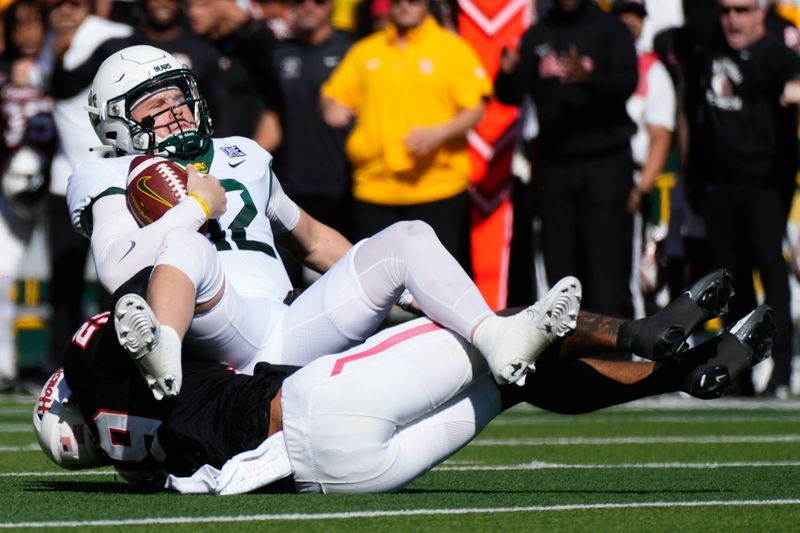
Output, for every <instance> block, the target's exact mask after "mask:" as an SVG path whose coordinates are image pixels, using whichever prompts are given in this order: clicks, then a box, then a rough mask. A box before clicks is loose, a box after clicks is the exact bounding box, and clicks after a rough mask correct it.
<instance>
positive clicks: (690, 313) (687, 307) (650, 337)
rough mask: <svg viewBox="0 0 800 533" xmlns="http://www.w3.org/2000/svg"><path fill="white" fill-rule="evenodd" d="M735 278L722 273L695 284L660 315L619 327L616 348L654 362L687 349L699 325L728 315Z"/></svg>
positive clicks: (705, 277)
mask: <svg viewBox="0 0 800 533" xmlns="http://www.w3.org/2000/svg"><path fill="white" fill-rule="evenodd" d="M733 292H734V291H733V276H732V275H731V273H730V272H729V271H728V270H725V269H720V270H716V271H714V272H711V273H710V274H707V275H705V276H703V277H702V278H700V279H699V280H698V281H696V282H695V283H694V284H693V285H692V286H691V287H689V288H688V289H687V290H686V291H685V292H684V293H683V294H681V295H680V296H679V297H678V298H676V299H675V300H673V301H672V302H670V303H669V304H668V305H667V306H666V307H664V309H662V310H661V311H659V312H658V313H656V314H654V315H652V316H649V317H645V318H640V319H638V320H630V321H627V322H625V323H624V324H623V325H622V326H620V328H619V331H618V333H617V347H618V348H619V349H621V350H624V351H626V352H632V353H634V354H636V355H638V356H640V357H644V358H646V359H650V360H651V361H663V360H664V359H667V358H669V357H672V356H674V355H676V354H678V353H680V352H682V351H683V350H685V349H686V339H687V337H689V335H690V334H691V333H692V331H693V330H694V329H695V328H696V327H697V326H698V325H700V324H702V323H704V322H706V321H707V320H711V319H712V318H715V317H718V316H720V315H722V314H725V313H727V312H728V301H729V300H730V299H731V297H732V296H733Z"/></svg>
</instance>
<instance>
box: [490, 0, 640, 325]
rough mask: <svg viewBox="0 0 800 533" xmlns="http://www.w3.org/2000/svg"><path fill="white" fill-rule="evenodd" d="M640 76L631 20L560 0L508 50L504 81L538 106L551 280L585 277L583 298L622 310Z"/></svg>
mask: <svg viewBox="0 0 800 533" xmlns="http://www.w3.org/2000/svg"><path fill="white" fill-rule="evenodd" d="M637 79H638V73H637V60H636V50H635V48H634V42H633V38H632V37H631V34H630V32H629V31H628V30H627V28H625V26H624V25H623V24H622V23H621V22H620V21H619V20H618V19H617V18H616V17H614V16H613V15H610V14H607V13H604V12H603V11H601V10H600V8H598V7H597V6H596V5H595V4H594V2H592V1H590V0H558V2H556V3H555V4H554V6H553V7H552V8H551V9H550V10H549V11H547V13H546V14H545V16H544V17H543V18H542V19H541V21H539V22H537V23H536V24H534V25H533V26H531V27H530V28H529V29H528V30H527V31H526V32H525V33H524V35H523V36H522V40H521V43H520V46H519V49H518V50H516V51H509V50H507V51H505V52H504V54H503V57H502V58H501V64H500V71H499V72H498V75H497V78H496V80H495V91H496V94H497V97H498V99H499V100H500V101H501V102H503V103H506V104H519V103H520V102H521V101H522V99H523V96H524V95H525V94H526V93H527V94H528V95H530V96H531V97H532V98H533V102H534V104H535V106H536V109H537V112H538V119H539V127H540V130H539V136H538V138H537V139H536V140H535V141H534V146H533V148H532V150H531V154H532V156H531V157H532V161H531V163H532V167H533V173H534V183H535V184H536V185H537V187H538V189H537V196H538V198H537V199H538V203H539V205H540V215H541V219H542V245H543V251H544V261H545V268H546V270H547V277H548V279H550V280H555V279H559V276H564V275H567V274H572V275H576V276H579V277H580V279H581V280H582V281H583V283H584V300H583V305H584V306H585V307H586V308H587V309H590V310H593V311H596V312H602V313H607V314H612V315H617V316H630V315H631V314H632V303H631V292H630V289H629V288H628V286H629V278H630V272H631V253H632V244H631V239H632V235H633V230H632V217H631V215H630V213H628V212H627V210H626V202H627V199H628V195H629V194H630V191H631V188H632V187H633V179H632V176H633V161H632V156H631V150H630V138H631V135H632V134H633V133H634V131H635V126H634V124H633V122H632V121H631V120H630V118H629V117H628V114H627V112H626V110H625V102H626V100H627V99H628V97H629V96H630V95H631V94H632V93H633V91H634V89H635V88H636V83H637Z"/></svg>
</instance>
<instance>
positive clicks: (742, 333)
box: [730, 305, 776, 366]
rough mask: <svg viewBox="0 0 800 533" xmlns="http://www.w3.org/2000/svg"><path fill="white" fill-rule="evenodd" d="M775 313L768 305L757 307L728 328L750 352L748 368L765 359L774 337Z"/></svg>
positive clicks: (769, 352)
mask: <svg viewBox="0 0 800 533" xmlns="http://www.w3.org/2000/svg"><path fill="white" fill-rule="evenodd" d="M775 329H776V327H775V313H774V312H773V311H772V308H771V307H770V306H768V305H759V306H758V307H756V308H755V309H753V310H752V311H750V314H748V315H747V316H746V317H744V318H743V319H741V320H739V321H738V322H737V323H736V324H734V325H733V326H732V327H731V328H730V332H731V333H733V334H734V335H736V338H737V339H739V341H740V342H741V343H742V344H744V345H746V346H748V347H749V348H750V350H751V352H752V355H751V359H750V366H756V365H757V364H758V363H760V362H761V361H763V360H764V359H767V358H768V357H769V356H770V354H771V353H772V341H773V338H774V337H775Z"/></svg>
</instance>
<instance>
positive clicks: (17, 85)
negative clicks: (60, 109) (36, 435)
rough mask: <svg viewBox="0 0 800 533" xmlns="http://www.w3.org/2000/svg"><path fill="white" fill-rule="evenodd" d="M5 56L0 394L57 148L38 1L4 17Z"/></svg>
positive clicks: (11, 365)
mask: <svg viewBox="0 0 800 533" xmlns="http://www.w3.org/2000/svg"><path fill="white" fill-rule="evenodd" d="M3 27H4V28H3V35H4V36H5V37H4V41H5V42H4V49H5V51H6V52H5V53H4V54H3V55H2V56H0V176H1V177H2V182H0V190H2V197H0V250H2V255H0V390H4V389H6V388H8V387H10V386H11V385H13V382H14V381H15V379H16V378H17V377H19V376H18V365H17V357H16V346H15V342H14V308H15V306H14V302H13V301H12V300H11V299H10V293H11V288H12V286H13V284H14V283H15V281H16V279H17V272H18V269H19V265H20V262H21V261H22V257H23V255H24V253H25V248H26V247H27V245H28V242H29V241H30V237H31V234H32V232H33V228H34V226H35V225H36V223H37V222H38V221H39V219H40V216H41V214H42V211H43V210H42V206H41V203H42V202H41V200H42V198H43V195H44V193H45V192H46V190H47V183H46V181H47V179H48V177H49V173H50V161H51V159H52V156H53V150H54V149H55V142H56V133H55V125H54V124H53V100H52V98H50V97H49V96H47V95H46V94H45V93H44V90H43V87H42V76H41V72H40V70H39V67H38V64H37V60H38V56H39V53H40V52H41V50H42V45H43V44H44V35H45V30H46V28H47V15H46V13H45V10H44V5H43V4H42V3H41V2H39V1H38V0H17V1H16V2H14V3H13V4H11V5H10V6H9V7H8V9H7V10H6V11H5V12H4V13H3Z"/></svg>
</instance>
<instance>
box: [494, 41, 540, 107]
mask: <svg viewBox="0 0 800 533" xmlns="http://www.w3.org/2000/svg"><path fill="white" fill-rule="evenodd" d="M531 40H532V39H531V37H530V33H529V32H525V34H523V36H522V39H521V40H520V44H519V53H520V59H519V63H517V66H516V68H515V69H514V70H513V71H512V72H510V73H505V72H503V71H501V70H498V71H497V76H496V77H495V80H494V92H495V96H496V97H497V100H498V101H499V102H500V103H502V104H506V105H521V104H522V99H523V97H524V96H525V90H526V88H528V87H531V86H532V84H533V83H534V80H533V73H534V72H535V70H536V69H538V68H539V67H538V65H537V62H536V59H535V57H534V51H533V49H534V46H533V44H532V43H531ZM525 73H528V75H525Z"/></svg>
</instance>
